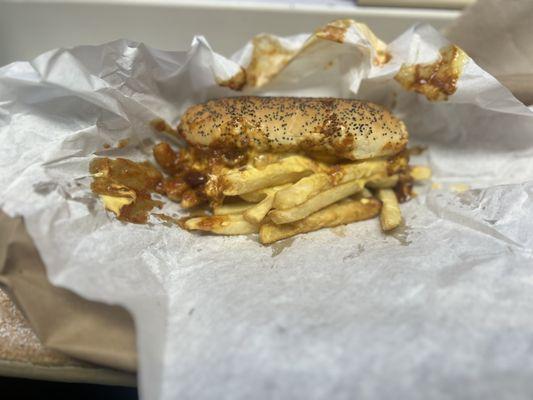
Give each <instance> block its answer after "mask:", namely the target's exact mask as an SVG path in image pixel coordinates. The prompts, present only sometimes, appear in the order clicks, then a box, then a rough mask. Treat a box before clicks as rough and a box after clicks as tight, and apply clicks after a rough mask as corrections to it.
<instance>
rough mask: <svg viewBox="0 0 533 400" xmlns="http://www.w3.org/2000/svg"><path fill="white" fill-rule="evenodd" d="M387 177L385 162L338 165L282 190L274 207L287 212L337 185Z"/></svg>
mask: <svg viewBox="0 0 533 400" xmlns="http://www.w3.org/2000/svg"><path fill="white" fill-rule="evenodd" d="M376 175H378V176H384V177H386V176H387V162H386V161H385V160H381V159H379V160H370V161H361V162H354V163H349V164H342V165H338V166H336V167H334V168H330V171H329V172H327V173H326V172H319V173H315V174H313V175H309V176H306V177H305V178H302V179H300V180H299V181H298V182H296V183H294V184H293V185H291V186H289V187H288V188H286V189H283V190H280V191H279V192H278V193H277V194H276V197H275V198H274V205H273V207H274V208H276V209H280V210H286V209H289V208H292V207H295V206H297V205H299V204H302V203H304V202H305V201H307V200H309V199H310V198H312V197H313V196H316V195H317V194H318V193H320V192H321V191H323V190H326V189H328V188H331V187H333V186H335V185H338V184H341V183H346V182H350V181H353V180H355V179H362V178H368V177H370V176H376Z"/></svg>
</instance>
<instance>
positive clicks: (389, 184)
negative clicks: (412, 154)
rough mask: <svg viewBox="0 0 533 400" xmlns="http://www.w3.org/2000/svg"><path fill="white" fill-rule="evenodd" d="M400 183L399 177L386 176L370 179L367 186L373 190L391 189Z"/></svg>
mask: <svg viewBox="0 0 533 400" xmlns="http://www.w3.org/2000/svg"><path fill="white" fill-rule="evenodd" d="M397 183H398V175H391V176H384V177H380V178H376V179H374V178H373V179H370V180H369V181H368V182H367V184H366V186H368V187H369V188H371V189H390V188H393V187H394V186H396V184H397Z"/></svg>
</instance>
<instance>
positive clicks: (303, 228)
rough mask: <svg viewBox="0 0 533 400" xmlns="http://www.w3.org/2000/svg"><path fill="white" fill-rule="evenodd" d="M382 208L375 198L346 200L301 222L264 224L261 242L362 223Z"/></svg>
mask: <svg viewBox="0 0 533 400" xmlns="http://www.w3.org/2000/svg"><path fill="white" fill-rule="evenodd" d="M380 208H381V203H380V202H379V201H378V200H377V199H375V198H369V199H360V200H351V199H350V200H348V199H345V200H342V201H340V202H338V203H335V204H332V205H330V206H328V207H326V208H323V209H322V210H320V211H317V212H316V213H314V214H311V215H310V216H308V217H307V218H305V219H302V220H300V221H296V222H293V223H290V224H283V225H276V224H274V223H271V222H269V223H267V224H263V225H261V228H260V229H259V241H260V242H261V243H263V244H269V243H273V242H276V241H278V240H281V239H286V238H288V237H291V236H294V235H298V234H300V233H305V232H312V231H316V230H318V229H321V228H328V227H334V226H337V225H342V224H349V223H351V222H355V221H362V220H365V219H369V218H373V217H375V216H376V215H378V213H379V210H380Z"/></svg>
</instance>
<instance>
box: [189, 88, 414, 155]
mask: <svg viewBox="0 0 533 400" xmlns="http://www.w3.org/2000/svg"><path fill="white" fill-rule="evenodd" d="M178 131H179V133H180V135H181V136H182V137H183V138H184V139H185V140H186V141H187V142H188V143H189V144H190V145H192V146H221V147H237V148H247V149H252V150H255V151H257V152H298V151H304V152H305V151H310V152H319V153H326V154H332V155H335V156H338V157H343V158H347V159H351V160H361V159H367V158H373V157H380V156H391V155H394V154H397V153H399V152H400V151H402V150H403V149H404V148H405V147H406V145H407V140H408V133H407V130H406V128H405V125H404V123H403V122H402V121H400V120H399V119H398V118H396V117H394V116H393V115H392V114H391V113H390V112H389V111H388V110H387V109H385V108H384V107H382V106H379V105H376V104H373V103H368V102H364V101H359V100H347V99H335V98H302V97H231V98H222V99H216V100H210V101H208V102H206V103H203V104H198V105H195V106H192V107H190V108H189V109H188V110H187V111H186V112H185V114H184V115H183V117H182V118H181V122H180V124H179V126H178Z"/></svg>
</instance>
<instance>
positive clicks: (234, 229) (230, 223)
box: [183, 214, 258, 235]
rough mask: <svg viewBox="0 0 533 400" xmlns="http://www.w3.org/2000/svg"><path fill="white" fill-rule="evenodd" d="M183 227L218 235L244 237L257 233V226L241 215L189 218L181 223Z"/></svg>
mask: <svg viewBox="0 0 533 400" xmlns="http://www.w3.org/2000/svg"><path fill="white" fill-rule="evenodd" d="M183 227H184V228H185V229H187V230H199V231H206V232H212V233H216V234H219V235H246V234H249V233H255V232H257V231H258V227H257V225H254V224H251V223H249V222H248V221H246V220H245V219H244V218H243V216H242V214H228V215H213V216H205V217H194V218H189V219H188V220H186V221H185V222H183Z"/></svg>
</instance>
